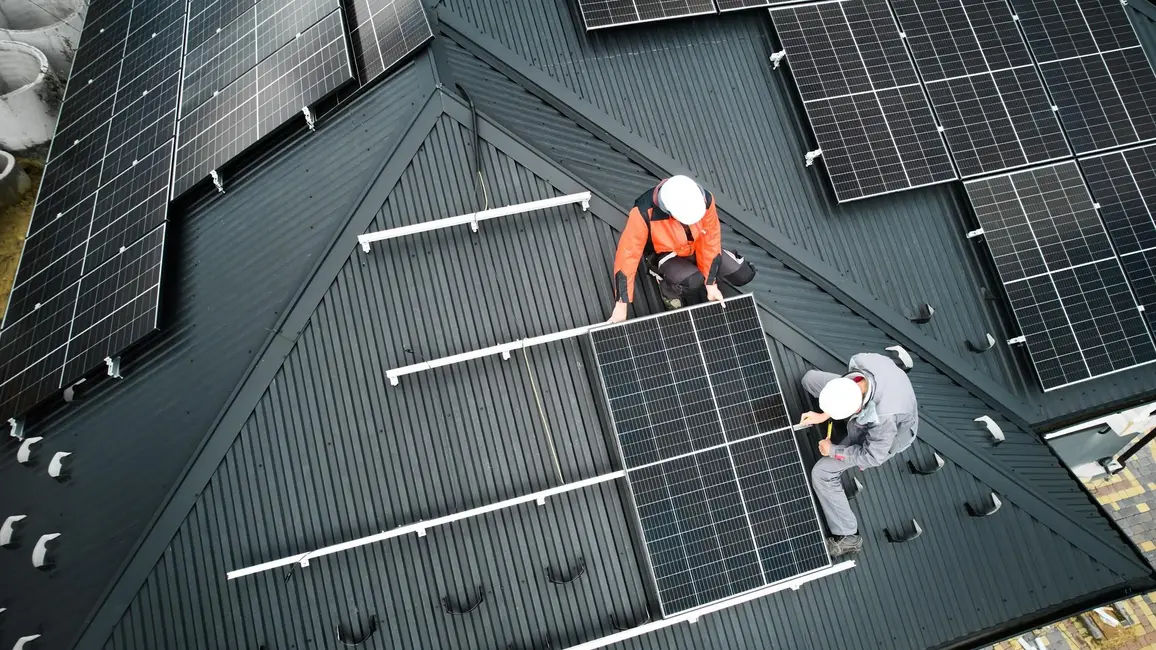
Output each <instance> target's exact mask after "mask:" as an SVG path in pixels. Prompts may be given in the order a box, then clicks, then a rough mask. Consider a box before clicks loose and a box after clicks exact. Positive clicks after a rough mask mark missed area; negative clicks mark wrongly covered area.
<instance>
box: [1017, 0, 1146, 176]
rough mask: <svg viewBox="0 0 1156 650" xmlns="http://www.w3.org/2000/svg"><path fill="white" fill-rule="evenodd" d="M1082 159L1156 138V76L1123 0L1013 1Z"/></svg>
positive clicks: (1069, 137)
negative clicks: (1102, 151) (1078, 0)
mask: <svg viewBox="0 0 1156 650" xmlns="http://www.w3.org/2000/svg"><path fill="white" fill-rule="evenodd" d="M1011 4H1012V5H1013V6H1014V7H1015V9H1016V11H1017V13H1018V15H1019V19H1020V24H1021V25H1022V26H1023V29H1024V33H1025V34H1027V38H1028V44H1029V45H1030V46H1031V48H1032V51H1033V52H1034V53H1035V55H1036V58H1037V59H1038V60H1039V61H1040V71H1041V73H1042V74H1043V78H1044V81H1045V82H1046V83H1047V86H1048V90H1049V91H1051V94H1052V97H1053V98H1054V100H1055V103H1056V106H1057V107H1058V108H1059V115H1060V122H1061V123H1062V124H1063V127H1064V130H1065V131H1066V132H1067V134H1068V139H1069V140H1070V141H1071V144H1072V148H1073V149H1074V150H1075V152H1076V153H1077V154H1087V153H1093V152H1096V151H1100V150H1103V149H1110V148H1113V147H1118V146H1123V145H1128V144H1132V143H1136V142H1144V141H1147V140H1151V139H1156V74H1154V73H1153V71H1152V66H1151V64H1150V63H1149V62H1148V59H1147V57H1146V56H1145V55H1144V51H1143V49H1142V48H1141V47H1140V42H1139V40H1138V39H1137V37H1136V33H1135V31H1134V30H1133V28H1132V25H1131V23H1130V22H1129V20H1128V15H1127V14H1126V13H1125V11H1124V7H1123V6H1122V5H1121V3H1119V2H1117V1H1116V0H1089V1H1088V2H1082V1H1081V2H1077V0H1012V3H1011Z"/></svg>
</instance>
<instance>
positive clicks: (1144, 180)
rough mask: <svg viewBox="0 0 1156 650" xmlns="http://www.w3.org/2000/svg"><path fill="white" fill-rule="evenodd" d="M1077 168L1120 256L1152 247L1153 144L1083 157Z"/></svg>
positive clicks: (1155, 233)
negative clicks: (1097, 205)
mask: <svg viewBox="0 0 1156 650" xmlns="http://www.w3.org/2000/svg"><path fill="white" fill-rule="evenodd" d="M1080 167H1081V168H1082V169H1083V172H1084V177H1085V179H1087V182H1088V189H1089V190H1091V192H1092V196H1093V197H1095V199H1096V202H1097V203H1098V204H1099V205H1100V218H1101V219H1103V221H1104V226H1105V227H1106V228H1107V231H1108V235H1109V236H1110V237H1111V238H1112V243H1113V244H1115V246H1116V251H1117V252H1118V253H1119V254H1120V255H1121V257H1123V256H1127V255H1129V254H1131V253H1136V252H1138V251H1142V250H1145V249H1148V248H1156V145H1149V146H1147V147H1140V148H1136V149H1128V150H1125V151H1123V152H1116V153H1110V154H1104V155H1102V156H1096V157H1092V158H1083V159H1081V160H1080Z"/></svg>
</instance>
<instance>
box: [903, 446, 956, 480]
mask: <svg viewBox="0 0 1156 650" xmlns="http://www.w3.org/2000/svg"><path fill="white" fill-rule="evenodd" d="M931 456H932V462H931V464H930V465H929V464H927V463H920V464H918V465H916V464H915V461H913V460H909V461H907V468H908V469H910V470H911V473H912V474H919V475H921V476H930V475H932V474H934V473H936V472H938V471H939V470H941V469H943V466H944V465H945V464H946V462H945V461H944V460H943V456H940V455H939V453H938V452H932V454H931Z"/></svg>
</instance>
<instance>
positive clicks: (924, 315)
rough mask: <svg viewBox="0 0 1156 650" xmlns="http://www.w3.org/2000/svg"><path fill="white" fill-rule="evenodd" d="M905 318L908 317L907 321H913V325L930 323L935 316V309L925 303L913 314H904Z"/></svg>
mask: <svg viewBox="0 0 1156 650" xmlns="http://www.w3.org/2000/svg"><path fill="white" fill-rule="evenodd" d="M904 316H906V317H907V320H909V321H911V322H912V323H915V324H916V325H922V324H924V323H926V322H928V321H930V320H931V318H932V317H933V316H935V308H934V307H932V306H931V303H926V302H925V303H923V304H921V305H919V307H917V308H916V309H915V311H914V312H913V313H911V314H904Z"/></svg>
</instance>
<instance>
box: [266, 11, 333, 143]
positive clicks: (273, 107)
mask: <svg viewBox="0 0 1156 650" xmlns="http://www.w3.org/2000/svg"><path fill="white" fill-rule="evenodd" d="M352 78H353V71H352V69H351V68H350V66H349V51H348V50H347V49H346V46H345V33H344V28H343V26H342V23H341V13H340V12H339V11H333V12H332V13H330V14H329V15H327V16H326V17H325V18H323V19H321V21H319V22H318V23H317V24H315V25H313V26H312V27H310V28H309V29H308V30H306V31H305V32H304V33H302V34H301V36H299V37H298V38H296V39H294V40H293V41H291V42H290V43H289V44H288V45H286V46H285V47H283V48H281V49H280V50H278V51H277V52H275V53H274V54H273V55H272V56H270V57H269V58H267V59H265V60H264V61H262V62H261V63H260V64H259V65H258V66H257V79H258V89H257V95H258V97H259V98H260V101H261V114H260V133H261V135H264V134H266V133H269V132H270V131H272V130H273V129H275V128H277V127H278V126H279V125H281V124H283V123H285V122H286V121H287V120H289V118H291V117H292V116H293V115H295V114H297V113H300V112H301V109H302V108H303V107H305V106H311V105H313V104H314V103H315V102H317V101H318V100H319V99H321V98H322V97H325V96H326V95H328V94H329V93H331V92H333V91H334V90H337V88H338V87H339V86H341V85H342V84H344V83H345V82H347V81H349V80H351V79H352Z"/></svg>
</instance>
